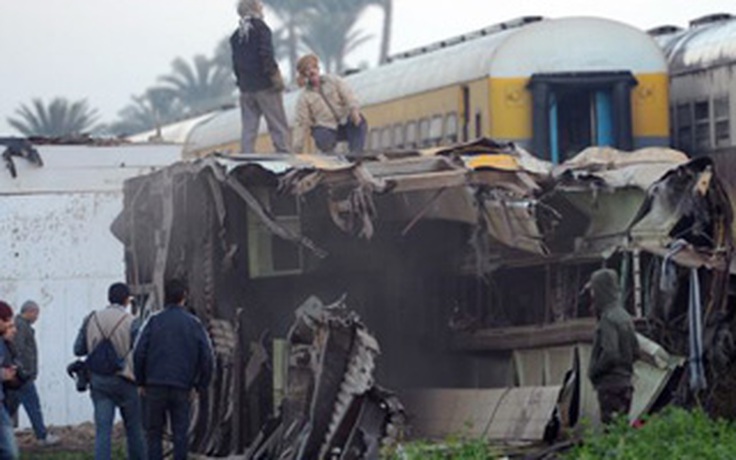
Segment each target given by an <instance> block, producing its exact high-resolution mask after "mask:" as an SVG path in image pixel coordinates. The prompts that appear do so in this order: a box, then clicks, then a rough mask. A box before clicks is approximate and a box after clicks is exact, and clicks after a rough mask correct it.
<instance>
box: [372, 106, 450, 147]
mask: <svg viewBox="0 0 736 460" xmlns="http://www.w3.org/2000/svg"><path fill="white" fill-rule="evenodd" d="M458 138H459V133H458V118H457V113H456V112H450V113H448V114H445V115H434V116H432V117H430V118H420V119H419V120H410V121H407V122H405V123H395V124H393V125H386V126H378V127H374V128H371V130H370V131H369V134H368V140H367V142H366V144H367V145H366V148H367V149H368V150H383V149H413V148H425V147H433V146H437V145H446V144H452V143H454V142H457V141H458Z"/></svg>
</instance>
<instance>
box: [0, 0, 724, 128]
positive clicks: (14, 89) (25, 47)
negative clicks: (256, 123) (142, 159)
mask: <svg viewBox="0 0 736 460" xmlns="http://www.w3.org/2000/svg"><path fill="white" fill-rule="evenodd" d="M265 2H266V4H267V3H268V0H265ZM0 5H1V6H0V57H1V60H0V82H2V91H0V135H9V134H10V135H12V134H17V133H14V132H13V130H12V129H11V128H10V127H9V125H8V124H7V123H6V118H7V117H8V116H12V115H13V113H14V111H15V109H16V108H18V107H19V106H20V104H22V103H29V102H30V101H31V99H32V98H36V97H40V98H42V99H43V100H44V102H48V101H50V100H51V99H52V98H53V97H56V96H61V97H66V98H68V99H70V100H78V99H87V101H88V103H89V105H90V106H91V107H94V108H97V109H98V110H99V111H100V113H101V115H102V119H101V121H104V122H111V121H114V120H115V119H116V118H117V116H116V115H117V112H118V111H119V110H120V109H122V108H123V107H125V106H126V105H127V104H128V103H129V102H130V98H131V96H133V95H138V94H141V93H143V91H144V90H145V89H146V88H148V87H150V86H153V85H154V84H155V83H156V79H157V77H158V76H160V75H163V74H167V73H169V71H170V63H171V61H172V60H173V59H174V58H175V57H177V56H181V57H183V58H185V59H187V60H188V61H189V60H191V58H192V57H193V56H194V55H196V54H205V55H208V56H209V55H212V53H213V51H214V49H215V46H216V45H217V43H218V42H219V40H221V39H222V38H223V37H224V36H226V35H228V34H229V33H230V32H231V30H232V29H233V28H234V27H235V26H236V23H237V18H236V15H235V11H234V6H235V0H0ZM718 12H728V13H731V14H736V2H734V0H699V1H696V0H618V1H593V0H545V1H542V0H452V1H440V0H394V21H393V29H392V33H393V36H392V44H391V52H392V53H395V52H400V51H404V50H406V49H410V48H413V47H416V46H420V45H424V44H426V43H430V42H433V41H437V40H440V39H443V38H447V37H451V36H454V35H458V34H462V33H465V32H469V31H472V30H475V29H479V28H481V27H485V26H487V25H491V24H495V23H498V22H502V21H505V20H509V19H513V18H516V17H519V16H525V15H541V16H546V17H561V16H573V15H574V16H577V15H594V16H603V17H608V18H612V19H617V20H620V21H623V22H627V23H629V24H632V25H634V26H637V27H640V28H643V29H648V28H651V27H655V26H659V25H663V24H675V25H679V26H686V25H687V23H688V21H689V20H691V19H693V18H696V17H700V16H703V15H706V14H711V13H718ZM266 20H267V22H270V23H271V24H273V23H274V22H275V21H274V18H272V17H268V16H267V17H266ZM380 21H381V14H380V10H378V9H373V10H369V11H368V12H367V14H366V15H365V17H364V18H363V19H362V21H361V23H360V26H361V27H362V28H363V29H365V30H366V31H367V32H369V33H372V34H373V35H374V39H372V40H371V41H369V42H368V43H366V44H365V45H364V46H363V47H362V48H360V49H359V50H356V52H355V54H354V55H352V56H350V58H349V59H348V62H349V63H351V64H357V63H359V62H361V61H368V62H369V63H370V64H371V65H375V62H376V60H377V56H378V45H379V38H380V31H381V29H380Z"/></svg>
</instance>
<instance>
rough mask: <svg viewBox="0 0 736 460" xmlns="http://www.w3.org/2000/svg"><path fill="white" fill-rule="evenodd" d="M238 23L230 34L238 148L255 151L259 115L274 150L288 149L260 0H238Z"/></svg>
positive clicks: (281, 85)
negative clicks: (236, 92)
mask: <svg viewBox="0 0 736 460" xmlns="http://www.w3.org/2000/svg"><path fill="white" fill-rule="evenodd" d="M238 15H239V16H240V25H239V27H238V29H237V30H236V31H235V32H233V34H232V35H231V36H230V48H231V50H232V58H233V71H234V72H235V79H236V80H237V84H238V89H239V90H240V113H241V122H242V133H241V134H242V138H241V144H240V149H241V151H242V152H244V153H253V152H255V143H256V137H257V136H258V127H259V125H260V122H261V115H263V117H264V118H265V119H266V124H267V125H268V131H269V133H270V134H271V142H272V143H273V147H274V149H275V150H276V151H277V152H289V144H290V141H289V125H288V123H287V121H286V111H285V110H284V100H283V94H282V93H283V90H284V83H283V79H282V77H281V72H280V71H279V66H278V64H277V63H276V59H275V58H274V53H273V43H272V39H271V29H269V27H268V26H267V25H266V23H265V22H263V4H262V3H261V0H240V2H239V3H238Z"/></svg>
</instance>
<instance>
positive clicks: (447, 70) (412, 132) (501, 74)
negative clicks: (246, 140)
mask: <svg viewBox="0 0 736 460" xmlns="http://www.w3.org/2000/svg"><path fill="white" fill-rule="evenodd" d="M346 80H347V81H348V83H349V84H350V86H351V87H352V88H353V89H354V90H355V92H356V94H357V95H358V97H359V99H360V100H361V103H362V108H363V112H364V114H365V115H366V118H367V119H368V123H369V126H370V131H369V136H368V145H367V149H368V150H379V149H380V150H394V149H414V148H424V147H431V146H436V145H444V144H449V143H453V142H457V141H465V140H469V139H473V138H477V137H481V136H486V137H491V138H493V139H495V140H497V141H511V142H514V143H516V144H517V145H520V146H521V147H524V148H526V149H528V150H529V151H531V152H532V153H534V154H536V155H537V156H539V157H540V158H545V159H548V160H551V161H552V162H554V163H558V162H560V161H563V160H565V159H566V158H567V157H569V156H570V155H571V154H574V153H577V152H579V151H580V150H582V149H583V148H585V147H587V146H590V145H610V146H613V147H616V148H619V149H622V150H631V149H636V148H641V147H646V146H652V145H668V144H669V140H668V136H669V112H668V76H667V62H666V59H665V57H664V54H663V52H662V49H661V48H660V47H659V46H658V45H657V43H656V42H655V41H654V40H653V39H652V37H651V36H649V35H648V34H646V33H645V32H643V31H640V30H638V29H636V28H634V27H631V26H628V25H625V24H623V23H619V22H615V21H611V20H608V19H602V18H593V17H572V18H561V19H543V18H540V17H524V18H520V19H517V20H515V21H511V22H506V23H501V24H498V25H495V26H491V27H488V28H485V29H482V30H479V31H476V32H474V33H471V34H468V35H463V36H459V37H455V38H453V39H450V40H446V41H442V42H439V43H435V44H433V45H431V46H427V47H423V48H420V49H417V50H413V51H408V52H405V53H402V54H399V55H397V56H394V57H393V58H392V59H391V60H390V62H389V63H387V64H385V65H381V66H379V67H377V68H374V69H370V70H367V71H363V72H359V73H356V74H353V75H350V76H347V77H346ZM297 97H298V91H295V92H290V93H287V94H286V95H285V98H284V99H285V106H286V111H287V114H288V117H289V122H290V124H292V126H293V117H294V112H295V106H296V100H297ZM262 124H263V123H262ZM262 128H263V129H262V136H261V137H260V138H259V142H258V144H257V146H256V149H257V150H259V151H264V152H265V151H269V150H270V141H269V140H268V136H267V135H266V133H265V127H262ZM239 138H240V112H239V109H237V108H236V109H232V110H228V111H224V112H221V113H219V114H218V115H216V116H214V117H212V118H209V119H207V120H206V121H203V122H201V123H200V124H198V125H197V126H195V127H194V128H193V129H192V131H191V132H190V134H189V136H188V137H187V141H186V144H185V147H184V156H185V157H196V156H202V155H205V154H208V153H210V152H213V151H220V152H230V153H235V152H238V151H239ZM310 148H313V147H310Z"/></svg>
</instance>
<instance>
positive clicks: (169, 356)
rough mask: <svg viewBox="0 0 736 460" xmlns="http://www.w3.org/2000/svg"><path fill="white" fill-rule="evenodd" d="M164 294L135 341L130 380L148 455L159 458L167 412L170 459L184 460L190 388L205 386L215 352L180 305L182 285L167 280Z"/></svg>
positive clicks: (184, 292)
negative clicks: (136, 390)
mask: <svg viewBox="0 0 736 460" xmlns="http://www.w3.org/2000/svg"><path fill="white" fill-rule="evenodd" d="M164 298H165V299H164V302H165V304H166V306H165V307H164V309H163V310H162V311H160V312H158V313H156V314H154V315H151V316H150V317H149V318H148V320H147V321H146V323H145V324H144V325H143V329H142V330H141V333H140V337H138V341H137V342H136V345H135V350H134V351H133V362H134V364H135V379H136V382H137V383H138V385H140V386H142V387H143V393H142V394H143V407H144V420H145V427H146V439H147V441H148V458H149V459H151V460H159V459H162V458H163V451H162V445H161V440H162V436H163V431H164V427H165V426H166V418H167V417H168V419H169V422H170V424H171V431H172V435H173V440H174V460H185V459H186V458H187V452H188V450H189V442H188V439H187V430H188V428H189V412H190V406H191V399H192V397H193V396H194V394H193V390H196V391H197V392H198V393H203V392H204V391H206V390H207V387H208V386H209V384H210V380H212V368H213V363H214V355H213V352H212V344H211V343H210V339H209V336H208V335H207V331H206V330H205V328H204V326H203V325H202V323H201V322H200V321H199V319H197V317H196V316H194V315H193V314H191V313H189V312H188V311H187V310H186V307H185V306H184V305H185V302H186V298H187V287H186V285H185V284H184V283H183V282H181V281H179V280H172V281H169V282H167V283H166V285H165V287H164Z"/></svg>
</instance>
